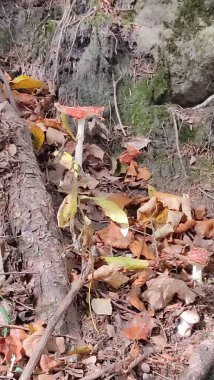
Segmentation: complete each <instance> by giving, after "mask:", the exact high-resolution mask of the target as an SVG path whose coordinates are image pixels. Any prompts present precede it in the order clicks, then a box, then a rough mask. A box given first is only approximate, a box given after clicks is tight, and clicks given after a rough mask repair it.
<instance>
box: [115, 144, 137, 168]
mask: <svg viewBox="0 0 214 380" xmlns="http://www.w3.org/2000/svg"><path fill="white" fill-rule="evenodd" d="M140 154H141V152H140V151H139V150H138V149H135V148H133V147H132V146H128V147H127V150H125V152H123V153H122V154H121V155H120V157H119V161H120V163H121V164H130V162H131V161H132V160H133V159H134V158H135V157H137V156H139V155H140Z"/></svg>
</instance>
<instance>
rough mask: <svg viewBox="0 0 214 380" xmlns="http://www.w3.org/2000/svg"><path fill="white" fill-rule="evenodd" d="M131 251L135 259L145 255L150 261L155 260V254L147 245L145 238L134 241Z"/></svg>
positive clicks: (130, 247)
mask: <svg viewBox="0 0 214 380" xmlns="http://www.w3.org/2000/svg"><path fill="white" fill-rule="evenodd" d="M129 249H130V251H131V252H132V254H133V256H134V257H137V258H140V256H142V255H143V256H144V257H145V258H146V259H148V260H153V259H154V258H155V255H154V252H153V251H152V249H151V248H150V247H149V246H148V245H147V244H146V242H145V238H140V239H138V240H135V241H133V242H132V243H131V244H130V246H129Z"/></svg>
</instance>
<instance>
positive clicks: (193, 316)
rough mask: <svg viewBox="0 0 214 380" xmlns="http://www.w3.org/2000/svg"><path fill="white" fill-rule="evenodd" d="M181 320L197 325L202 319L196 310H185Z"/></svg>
mask: <svg viewBox="0 0 214 380" xmlns="http://www.w3.org/2000/svg"><path fill="white" fill-rule="evenodd" d="M180 318H181V319H183V320H184V321H185V322H187V323H189V324H191V325H194V324H195V323H198V322H199V321H200V317H199V315H198V313H197V311H196V310H194V309H192V310H185V311H184V312H183V313H182V314H181V315H180Z"/></svg>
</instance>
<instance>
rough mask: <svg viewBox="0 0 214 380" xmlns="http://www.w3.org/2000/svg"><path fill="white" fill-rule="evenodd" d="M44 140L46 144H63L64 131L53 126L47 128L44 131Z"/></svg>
mask: <svg viewBox="0 0 214 380" xmlns="http://www.w3.org/2000/svg"><path fill="white" fill-rule="evenodd" d="M46 141H47V143H48V145H52V144H57V145H64V143H65V136H64V133H63V132H61V131H58V130H57V129H54V128H48V130H47V132H46Z"/></svg>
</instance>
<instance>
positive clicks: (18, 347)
mask: <svg viewBox="0 0 214 380" xmlns="http://www.w3.org/2000/svg"><path fill="white" fill-rule="evenodd" d="M27 337H28V335H27V333H26V332H25V331H24V330H21V329H11V330H10V335H9V336H8V337H7V338H6V344H7V345H8V348H9V351H8V353H7V355H6V359H7V361H8V362H10V360H11V357H12V355H13V354H14V355H15V356H16V362H18V361H20V360H21V359H22V356H23V344H22V342H23V340H24V339H26V338H27Z"/></svg>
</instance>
